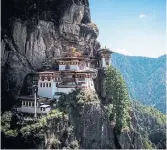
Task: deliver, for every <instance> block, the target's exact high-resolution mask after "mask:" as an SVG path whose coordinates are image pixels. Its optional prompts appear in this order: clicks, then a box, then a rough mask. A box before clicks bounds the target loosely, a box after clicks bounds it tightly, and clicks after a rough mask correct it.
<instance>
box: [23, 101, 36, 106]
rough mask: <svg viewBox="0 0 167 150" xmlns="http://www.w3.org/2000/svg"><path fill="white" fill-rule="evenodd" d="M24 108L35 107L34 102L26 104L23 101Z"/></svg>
mask: <svg viewBox="0 0 167 150" xmlns="http://www.w3.org/2000/svg"><path fill="white" fill-rule="evenodd" d="M23 106H34V102H24V101H23Z"/></svg>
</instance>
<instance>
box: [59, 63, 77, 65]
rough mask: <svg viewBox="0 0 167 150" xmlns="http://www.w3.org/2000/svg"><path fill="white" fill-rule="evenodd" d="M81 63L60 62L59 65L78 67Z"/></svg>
mask: <svg viewBox="0 0 167 150" xmlns="http://www.w3.org/2000/svg"><path fill="white" fill-rule="evenodd" d="M77 64H79V62H59V65H77Z"/></svg>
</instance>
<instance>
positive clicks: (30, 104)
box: [23, 101, 45, 111]
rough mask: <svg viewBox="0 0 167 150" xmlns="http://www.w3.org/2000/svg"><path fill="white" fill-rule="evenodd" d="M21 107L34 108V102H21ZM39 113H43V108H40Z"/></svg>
mask: <svg viewBox="0 0 167 150" xmlns="http://www.w3.org/2000/svg"><path fill="white" fill-rule="evenodd" d="M23 106H32V107H33V106H34V102H24V101H23ZM40 110H41V111H45V108H42V107H41V108H40Z"/></svg>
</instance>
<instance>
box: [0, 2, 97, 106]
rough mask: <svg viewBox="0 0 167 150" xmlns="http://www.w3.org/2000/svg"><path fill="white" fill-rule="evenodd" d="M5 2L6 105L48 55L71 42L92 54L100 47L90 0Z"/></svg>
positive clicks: (67, 47) (3, 41)
mask: <svg viewBox="0 0 167 150" xmlns="http://www.w3.org/2000/svg"><path fill="white" fill-rule="evenodd" d="M2 5H3V7H2V50H1V54H2V55H1V56H2V63H1V68H2V80H3V83H2V84H3V85H2V87H3V88H2V89H3V91H2V97H3V98H2V102H4V105H3V106H5V108H7V106H8V104H6V103H5V101H6V99H13V97H14V96H15V95H17V94H19V91H20V88H21V85H22V83H23V79H24V77H25V75H26V74H27V73H28V72H30V71H35V70H36V69H37V68H40V67H41V63H42V62H43V61H44V60H45V59H46V58H48V59H49V60H52V61H53V58H55V57H57V56H59V55H61V54H62V53H63V52H64V51H67V50H68V49H69V47H70V46H74V47H76V48H77V49H78V50H80V51H84V52H85V53H87V54H89V55H93V54H94V51H95V50H97V49H98V48H99V47H100V44H99V43H98V42H97V41H96V38H97V37H98V33H99V32H98V28H97V26H96V25H95V24H93V23H91V17H90V10H89V2H88V0H63V1H62V0H43V1H41V0H33V1H22V0H7V1H5V0H3V1H2ZM7 9H8V10H9V11H6V10H7ZM9 93H11V95H10V98H9V97H8V98H7V97H6V95H8V94H9ZM8 103H9V102H8ZM5 108H4V109H5ZM2 109H3V108H2Z"/></svg>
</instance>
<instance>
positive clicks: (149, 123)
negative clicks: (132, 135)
mask: <svg viewBox="0 0 167 150" xmlns="http://www.w3.org/2000/svg"><path fill="white" fill-rule="evenodd" d="M132 107H133V111H134V112H135V116H136V119H137V121H138V124H139V132H140V134H141V135H142V138H143V146H144V148H150V147H152V148H157V149H166V116H165V115H164V114H163V113H161V112H160V111H158V110H157V109H155V108H152V107H148V106H144V105H142V104H140V103H139V102H137V101H132Z"/></svg>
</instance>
